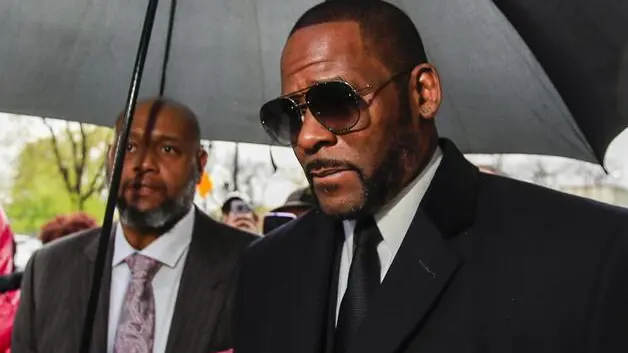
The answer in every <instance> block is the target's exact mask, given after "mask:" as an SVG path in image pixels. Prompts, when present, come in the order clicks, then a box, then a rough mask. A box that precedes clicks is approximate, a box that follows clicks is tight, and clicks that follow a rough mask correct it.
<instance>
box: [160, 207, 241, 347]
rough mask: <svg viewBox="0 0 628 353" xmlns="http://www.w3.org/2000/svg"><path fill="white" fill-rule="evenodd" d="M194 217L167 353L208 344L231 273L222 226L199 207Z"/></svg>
mask: <svg viewBox="0 0 628 353" xmlns="http://www.w3.org/2000/svg"><path fill="white" fill-rule="evenodd" d="M195 217H196V218H195V222H194V231H193V234H192V240H191V243H190V247H189V250H188V255H187V259H186V263H185V265H184V266H185V267H184V268H183V274H182V277H181V283H180V285H179V292H178V294H177V300H176V303H175V308H174V314H173V317H172V323H171V325H170V333H169V335H168V343H167V346H166V353H178V352H203V349H204V348H206V347H207V346H208V345H209V343H210V340H211V337H212V332H214V330H215V327H216V324H217V322H218V318H219V315H220V311H221V309H222V307H223V304H224V301H225V298H226V295H227V290H228V288H227V283H228V281H229V280H230V279H231V278H229V276H231V275H232V271H231V270H230V269H231V267H230V264H231V261H228V260H229V259H228V255H229V253H230V252H229V251H227V250H228V249H226V247H227V246H228V244H226V241H225V239H223V236H224V235H223V234H222V232H221V230H220V228H219V227H217V224H216V223H215V222H213V221H212V220H210V219H209V218H208V217H207V216H205V215H204V214H202V213H201V212H199V211H198V210H197V211H196V216H195Z"/></svg>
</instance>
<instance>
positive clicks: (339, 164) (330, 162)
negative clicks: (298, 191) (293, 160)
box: [303, 158, 362, 178]
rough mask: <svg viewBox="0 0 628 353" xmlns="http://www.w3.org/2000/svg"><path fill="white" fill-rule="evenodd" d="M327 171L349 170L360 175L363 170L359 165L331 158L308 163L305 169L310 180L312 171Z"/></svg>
mask: <svg viewBox="0 0 628 353" xmlns="http://www.w3.org/2000/svg"><path fill="white" fill-rule="evenodd" d="M323 168H325V169H327V168H338V169H348V170H353V171H355V172H357V173H358V174H360V175H361V174H362V169H360V167H358V166H357V165H355V164H353V163H351V162H349V161H344V160H340V159H331V158H317V159H313V160H311V161H309V162H307V163H306V164H305V166H304V168H303V171H304V172H305V174H306V175H307V177H308V178H311V177H312V171H313V170H316V169H323Z"/></svg>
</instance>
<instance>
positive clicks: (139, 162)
mask: <svg viewBox="0 0 628 353" xmlns="http://www.w3.org/2000/svg"><path fill="white" fill-rule="evenodd" d="M127 153H129V152H127ZM130 157H131V158H132V166H133V171H134V172H135V173H147V172H155V171H157V170H158V165H159V164H158V163H157V156H156V155H155V153H151V152H150V150H149V149H147V148H141V149H138V150H136V151H135V152H134V153H131V155H130Z"/></svg>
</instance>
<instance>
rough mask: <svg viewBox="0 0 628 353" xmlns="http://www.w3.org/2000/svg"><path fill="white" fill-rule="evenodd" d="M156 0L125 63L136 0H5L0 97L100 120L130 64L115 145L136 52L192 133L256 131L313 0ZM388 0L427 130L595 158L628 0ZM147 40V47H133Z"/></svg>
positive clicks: (514, 148) (622, 47) (1, 102)
mask: <svg viewBox="0 0 628 353" xmlns="http://www.w3.org/2000/svg"><path fill="white" fill-rule="evenodd" d="M170 1H171V2H170V4H169V5H170V6H166V7H162V8H160V9H159V10H158V9H157V0H149V4H148V11H147V12H146V17H145V22H144V25H143V27H142V33H141V40H140V46H139V50H138V54H137V57H136V63H135V66H134V70H133V71H132V72H131V71H130V70H128V69H127V66H126V65H128V61H130V58H131V57H132V50H131V48H132V44H131V42H133V41H134V40H136V39H133V38H134V37H135V36H136V35H138V36H139V34H138V29H139V27H140V26H139V23H140V21H141V18H142V16H141V15H140V14H139V13H138V11H140V8H141V7H142V5H141V4H140V3H138V2H137V1H131V0H110V1H106V2H105V1H100V2H98V1H87V0H83V1H81V0H56V1H54V2H45V3H42V2H39V1H36V0H4V1H3V2H2V3H0V14H1V15H0V16H2V17H1V21H0V31H1V32H2V33H3V34H4V35H5V37H6V39H5V43H3V44H4V45H3V46H2V47H0V73H1V74H2V76H3V77H5V78H6V82H8V83H9V84H7V85H3V86H1V87H0V110H4V111H9V112H17V113H23V114H33V115H46V116H56V117H64V118H68V119H74V120H81V121H85V122H92V123H98V124H102V125H109V124H111V123H112V120H113V119H112V117H113V116H115V111H116V110H117V106H118V105H119V104H120V102H121V101H122V99H123V98H122V96H121V94H120V90H121V89H122V88H123V86H124V78H125V77H127V76H128V75H131V76H132V83H131V89H130V90H129V95H128V99H127V105H126V109H125V120H124V126H123V129H122V133H121V137H120V139H119V141H118V144H117V145H118V146H121V145H122V144H123V143H124V142H125V140H126V137H127V135H128V127H129V125H130V122H131V118H132V115H133V107H134V105H135V102H136V99H137V96H138V94H140V90H139V88H140V87H139V83H140V78H141V77H142V70H143V66H144V62H145V59H146V58H148V59H147V60H148V61H146V68H147V73H149V74H148V75H145V76H146V77H145V81H144V83H143V85H142V86H143V90H142V92H143V93H144V94H158V93H165V94H167V95H168V96H171V97H173V98H175V99H179V100H182V101H183V102H185V103H188V104H190V105H191V106H192V108H194V109H195V110H196V111H197V112H198V113H199V115H200V116H201V117H202V119H203V128H204V131H205V133H204V137H207V138H219V139H232V140H239V141H246V142H268V141H270V140H269V139H268V138H267V137H266V136H265V134H264V133H263V131H262V129H261V127H260V126H259V123H258V118H257V110H258V108H259V106H260V105H261V103H262V102H263V101H264V100H266V99H270V98H272V97H274V96H276V95H277V94H278V93H279V82H278V80H279V74H278V62H279V60H278V58H279V54H280V50H281V46H282V44H283V42H284V40H285V38H286V35H287V32H288V30H289V28H290V26H291V25H292V23H294V21H295V20H296V18H297V17H298V16H299V15H300V13H302V12H303V11H304V10H305V9H306V8H308V7H310V6H311V5H313V3H314V2H313V1H311V0H294V1H291V2H284V1H277V0H259V1H254V0H247V1H244V0H243V1H238V2H235V1H229V0H218V1H213V2H211V3H210V2H207V1H206V0H185V1H181V2H180V3H178V4H177V2H176V1H175V0H170ZM337 1H338V0H337ZM393 3H395V4H396V5H398V6H399V7H401V8H403V9H404V10H405V11H406V12H407V13H408V14H409V15H410V16H411V17H412V18H413V20H414V21H415V24H416V25H417V27H418V28H419V30H420V32H421V33H422V35H423V38H424V41H425V46H426V51H427V54H428V57H429V59H430V61H431V62H433V63H434V64H435V65H436V67H437V68H439V69H440V72H441V75H442V79H443V82H444V85H445V91H444V95H445V103H444V106H443V108H442V111H441V113H440V114H439V117H438V124H439V130H440V131H441V134H442V135H444V136H448V137H451V138H453V139H454V140H455V141H456V142H457V143H458V144H459V145H460V146H461V148H462V150H463V152H467V153H472V152H477V153H506V152H519V153H536V154H552V155H560V156H566V157H573V158H579V159H583V160H588V161H598V162H600V161H601V160H602V157H603V155H604V152H605V150H606V148H607V146H608V143H609V142H610V140H611V139H612V138H613V137H614V136H615V135H617V134H618V133H619V132H620V131H621V130H623V129H624V128H625V127H626V126H628V103H627V101H628V99H626V97H628V88H627V86H628V82H627V81H628V78H627V76H628V73H627V71H628V63H627V61H628V54H627V52H628V49H627V44H628V31H626V30H625V29H624V26H623V22H624V21H625V20H626V19H628V2H626V1H621V2H620V1H619V0H598V1H596V2H590V1H585V0H526V1H525V3H524V2H522V1H518V0H496V2H495V4H494V3H493V2H491V1H489V0H448V1H428V0H414V1H413V0H408V1H403V0H398V1H393ZM496 5H497V6H496ZM141 11H142V12H143V11H144V10H141ZM175 15H176V16H175ZM156 17H157V20H158V21H157V22H156V27H155V34H156V35H155V36H154V38H153V40H152V42H151V41H150V35H151V29H152V25H153V21H154V20H155V18H156ZM149 43H150V48H151V52H152V54H154V55H148V56H147V53H149V52H148V44H149ZM149 54H150V53H149ZM166 78H167V80H166ZM470 115H471V116H472V117H473V119H467V118H466V117H468V116H470ZM123 154H124V149H122V148H118V149H117V153H116V163H115V166H114V173H113V176H112V183H111V188H110V194H109V198H108V202H107V211H106V214H105V219H104V221H103V233H102V237H101V241H100V247H99V253H98V258H97V263H96V266H95V268H96V269H95V275H94V281H93V284H92V293H91V296H90V301H89V307H88V311H87V318H86V323H85V332H84V335H83V341H82V344H81V347H82V348H81V352H86V351H87V350H88V347H89V343H90V342H89V340H90V338H91V328H92V324H93V318H94V314H95V311H96V306H97V305H96V304H97V302H98V298H97V297H98V293H99V287H100V279H101V277H102V273H103V270H104V262H105V253H106V249H107V244H108V242H107V240H108V236H109V234H110V230H111V221H112V218H113V209H114V203H115V202H114V201H115V196H114V195H117V189H118V182H119V175H120V171H121V168H120V167H121V163H122V159H123Z"/></svg>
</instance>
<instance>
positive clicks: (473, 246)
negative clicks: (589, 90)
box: [236, 140, 628, 353]
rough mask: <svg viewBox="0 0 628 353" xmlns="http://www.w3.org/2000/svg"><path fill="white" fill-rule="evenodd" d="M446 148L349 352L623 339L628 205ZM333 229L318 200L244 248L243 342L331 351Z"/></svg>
mask: <svg viewBox="0 0 628 353" xmlns="http://www.w3.org/2000/svg"><path fill="white" fill-rule="evenodd" d="M441 147H442V148H443V151H444V157H443V160H442V162H441V165H440V167H439V169H438V171H437V172H436V175H435V177H434V179H433V181H432V183H431V185H430V186H429V189H428V191H427V193H426V195H425V197H424V198H423V200H422V202H421V204H420V206H419V209H418V210H417V212H416V215H415V216H414V219H413V221H412V224H411V226H410V229H409V230H408V232H407V234H406V237H405V239H404V241H403V243H402V245H401V248H400V249H399V252H398V253H397V255H396V257H395V259H394V260H393V263H392V265H391V268H390V269H389V271H388V273H387V275H386V277H385V279H384V281H383V282H382V286H381V288H380V290H379V291H378V292H377V294H376V295H375V298H374V304H372V306H370V311H369V312H368V313H367V315H366V317H365V319H364V321H363V323H362V324H361V327H360V329H359V331H358V333H357V342H358V343H357V344H356V346H355V347H354V348H355V349H354V350H353V353H393V352H395V353H397V352H407V353H434V352H443V353H444V352H447V353H451V352H456V353H476V352H478V353H479V352H483V353H484V352H493V353H508V352H513V353H514V352H521V353H524V352H525V353H528V352H529V353H540V352H547V353H550V352H551V353H559V352H565V353H578V352H582V353H584V352H588V353H605V352H628V212H626V210H624V209H619V208H615V207H612V206H609V205H605V204H600V203H596V202H593V201H590V200H586V199H582V198H578V197H574V196H569V195H566V194H563V193H559V192H556V191H551V190H549V189H545V188H541V187H538V186H534V185H531V184H528V183H523V182H519V181H515V180H511V179H508V178H503V177H500V176H494V175H488V174H483V173H480V172H479V171H478V169H477V168H476V167H474V166H473V165H471V164H470V163H468V162H467V161H466V160H465V159H464V157H463V155H462V154H461V153H460V152H459V151H458V150H457V149H456V148H455V146H454V145H453V144H452V143H451V142H449V141H446V140H443V141H442V142H441ZM336 228H337V225H336V223H335V222H334V221H333V220H332V219H330V218H329V217H327V216H325V215H324V214H322V213H320V212H316V211H314V212H310V213H308V214H307V215H305V216H303V217H302V218H301V219H299V220H296V221H294V222H292V223H290V224H288V225H286V226H284V227H283V228H281V229H279V230H278V231H276V232H275V233H273V234H271V235H269V236H267V237H266V238H265V239H263V240H261V241H259V242H257V243H256V244H254V245H253V246H252V247H251V248H250V249H249V250H248V251H247V254H246V255H245V257H244V260H243V264H242V268H241V273H240V279H239V289H238V291H239V294H237V295H236V298H237V299H236V312H237V316H236V318H237V329H236V351H237V353H321V352H330V353H331V352H332V350H331V349H330V348H329V346H330V345H329V342H331V341H332V339H333V337H331V336H332V334H333V331H334V329H333V314H332V308H335V307H334V305H335V293H336V287H337V280H338V279H337V277H338V275H337V264H336V263H337V256H336V249H338V243H337V242H338V237H339V234H342V233H339V231H338V230H337V229H336ZM340 236H342V235H340Z"/></svg>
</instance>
